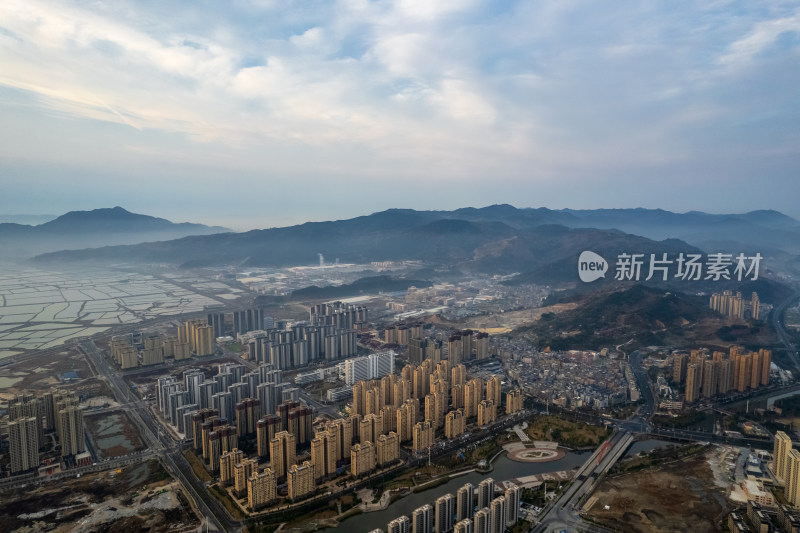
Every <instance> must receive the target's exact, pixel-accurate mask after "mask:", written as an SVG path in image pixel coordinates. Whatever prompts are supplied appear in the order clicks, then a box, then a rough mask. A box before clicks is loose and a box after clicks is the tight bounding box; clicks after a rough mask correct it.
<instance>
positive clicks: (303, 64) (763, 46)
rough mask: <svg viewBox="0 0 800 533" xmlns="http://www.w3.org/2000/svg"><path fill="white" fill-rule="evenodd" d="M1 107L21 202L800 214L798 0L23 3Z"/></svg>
mask: <svg viewBox="0 0 800 533" xmlns="http://www.w3.org/2000/svg"><path fill="white" fill-rule="evenodd" d="M0 117H2V120H0V215H8V214H60V213H63V212H66V211H70V210H76V209H94V208H99V207H112V206H115V205H121V206H123V207H125V208H126V209H129V210H131V211H135V212H138V213H144V214H149V215H154V216H162V217H165V218H168V219H170V220H174V221H195V222H204V223H211V224H221V225H225V226H227V227H231V228H234V229H237V230H242V229H250V228H256V227H259V228H261V227H273V226H282V225H287V224H293V223H299V222H303V221H306V220H330V219H342V218H350V217H353V216H358V215H363V214H368V213H372V212H376V211H380V210H383V209H387V208H392V207H399V208H415V209H455V208H459V207H465V206H484V205H490V204H495V203H510V204H513V205H516V206H518V207H540V206H544V207H550V208H607V207H647V208H663V209H668V210H672V211H678V212H684V211H689V210H703V211H707V212H713V213H722V212H745V211H749V210H753V209H777V210H780V211H782V212H784V213H786V214H789V215H791V216H794V217H795V218H800V202H798V199H800V179H798V178H800V176H799V174H800V4H798V2H797V1H796V0H792V1H769V0H764V1H759V2H753V1H750V0H748V1H739V2H737V1H730V2H729V1H716V0H704V1H695V2H692V1H685V2H651V1H632V0H619V1H616V2H590V1H580V0H554V1H549V0H539V1H532V0H531V1H522V2H515V1H513V0H509V1H503V2H491V1H481V0H438V1H432V0H401V1H396V2H385V1H378V2H369V1H364V0H342V1H327V2H317V1H314V0H305V1H302V2H293V1H290V0H274V1H273V0H250V1H248V0H232V1H229V2H210V1H187V2H182V1H178V0H175V1H170V2H163V1H149V0H136V1H129V2H126V1H115V2H100V1H89V0H85V1H75V2H60V1H40V0H3V2H0Z"/></svg>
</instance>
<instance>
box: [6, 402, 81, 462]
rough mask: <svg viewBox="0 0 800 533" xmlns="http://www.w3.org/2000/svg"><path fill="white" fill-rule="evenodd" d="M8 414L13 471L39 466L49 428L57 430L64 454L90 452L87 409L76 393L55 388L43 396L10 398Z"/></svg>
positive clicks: (66, 455)
mask: <svg viewBox="0 0 800 533" xmlns="http://www.w3.org/2000/svg"><path fill="white" fill-rule="evenodd" d="M8 415H9V422H8V436H9V455H10V458H11V473H12V474H16V473H18V472H24V471H26V470H31V469H33V468H37V467H38V466H39V449H40V448H41V447H43V446H44V444H45V439H44V434H45V432H48V431H53V430H55V432H56V436H57V437H58V442H59V443H60V445H61V456H62V457H70V456H75V455H79V454H81V453H83V452H85V451H86V436H85V431H84V425H83V410H82V409H80V408H79V407H78V397H77V396H75V394H74V393H72V392H67V391H62V390H51V391H48V392H46V393H45V394H44V395H42V396H40V397H34V396H33V395H32V394H23V395H18V396H16V397H14V398H12V399H11V400H10V401H9V406H8Z"/></svg>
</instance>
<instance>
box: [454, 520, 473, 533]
mask: <svg viewBox="0 0 800 533" xmlns="http://www.w3.org/2000/svg"><path fill="white" fill-rule="evenodd" d="M472 532H473V524H472V520H470V519H469V518H465V519H464V520H461V521H460V522H456V524H455V526H454V527H453V533H472Z"/></svg>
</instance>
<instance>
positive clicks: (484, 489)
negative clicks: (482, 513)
mask: <svg viewBox="0 0 800 533" xmlns="http://www.w3.org/2000/svg"><path fill="white" fill-rule="evenodd" d="M476 492H477V493H478V509H483V508H484V507H489V504H490V503H491V501H492V498H494V479H492V478H490V477H487V478H486V479H484V480H483V481H481V482H480V483H478V490H477V491H476Z"/></svg>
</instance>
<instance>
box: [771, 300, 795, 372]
mask: <svg viewBox="0 0 800 533" xmlns="http://www.w3.org/2000/svg"><path fill="white" fill-rule="evenodd" d="M796 298H797V292H796V291H793V292H792V295H791V296H789V297H788V298H786V299H785V300H784V301H783V302H781V304H780V305H779V306H778V307H775V308H773V309H772V313H771V314H770V322H771V323H772V327H773V328H774V329H775V331H776V332H777V334H778V339H779V340H780V341H781V343H782V344H783V345H784V346H785V347H786V352H787V353H788V354H789V358H790V359H791V360H792V363H794V368H795V375H797V372H800V356H798V353H797V347H796V346H795V345H794V344H792V342H791V341H790V340H789V335H788V334H787V333H786V330H785V329H784V327H783V322H782V321H781V317H782V316H783V312H784V311H786V308H787V307H789V305H790V304H791V303H792V302H794V300H795V299H796Z"/></svg>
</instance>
